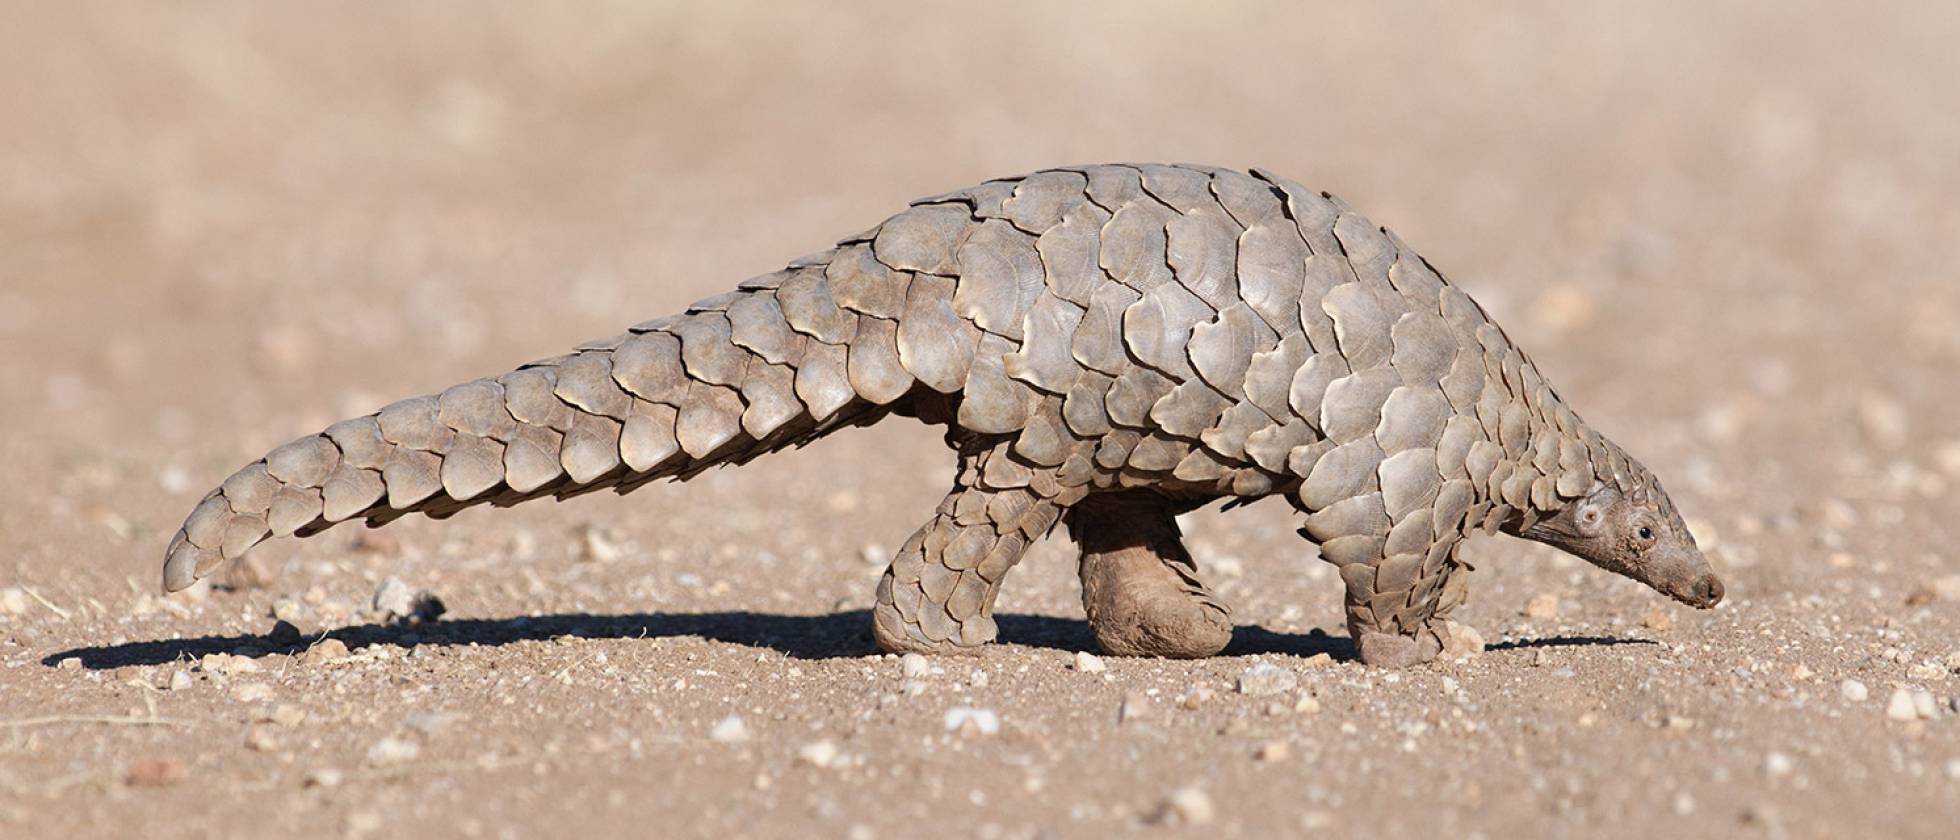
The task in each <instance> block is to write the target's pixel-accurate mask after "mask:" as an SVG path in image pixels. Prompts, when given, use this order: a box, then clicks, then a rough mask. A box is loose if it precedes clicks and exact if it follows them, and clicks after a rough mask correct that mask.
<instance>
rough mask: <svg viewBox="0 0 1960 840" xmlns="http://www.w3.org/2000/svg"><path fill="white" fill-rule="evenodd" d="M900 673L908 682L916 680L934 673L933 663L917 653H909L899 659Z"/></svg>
mask: <svg viewBox="0 0 1960 840" xmlns="http://www.w3.org/2000/svg"><path fill="white" fill-rule="evenodd" d="M898 671H899V673H900V674H903V675H904V676H905V678H906V679H908V680H916V679H918V678H920V677H923V676H925V675H927V674H930V673H932V662H931V661H929V660H927V659H926V658H925V657H924V656H921V655H919V654H916V653H908V654H906V655H904V656H901V657H899V658H898Z"/></svg>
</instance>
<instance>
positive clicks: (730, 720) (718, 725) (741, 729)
mask: <svg viewBox="0 0 1960 840" xmlns="http://www.w3.org/2000/svg"><path fill="white" fill-rule="evenodd" d="M708 738H709V740H712V741H714V742H716V743H720V744H737V743H741V742H743V741H746V740H748V739H749V725H748V724H746V723H743V722H742V719H741V717H739V716H736V715H729V716H728V717H725V718H722V719H721V720H718V721H715V726H714V728H713V729H710V730H708Z"/></svg>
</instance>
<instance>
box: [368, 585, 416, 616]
mask: <svg viewBox="0 0 1960 840" xmlns="http://www.w3.org/2000/svg"><path fill="white" fill-rule="evenodd" d="M370 606H372V607H373V608H374V611H375V612H378V613H384V614H387V615H408V614H409V613H411V612H413V611H414V609H415V591H414V590H412V589H409V588H408V584H406V583H403V582H402V579H401V578H398V577H395V576H394V575H389V576H387V577H385V578H382V579H381V585H379V586H377V587H375V589H374V598H373V599H372V601H370Z"/></svg>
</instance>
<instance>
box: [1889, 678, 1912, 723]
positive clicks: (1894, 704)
mask: <svg viewBox="0 0 1960 840" xmlns="http://www.w3.org/2000/svg"><path fill="white" fill-rule="evenodd" d="M1885 716H1886V717H1889V718H1891V719H1893V720H1918V719H1919V706H1918V704H1916V703H1914V702H1913V701H1912V692H1910V691H1907V690H1906V689H1905V688H1904V687H1903V686H1901V687H1899V688H1896V689H1893V691H1892V699H1891V700H1888V701H1886V703H1885Z"/></svg>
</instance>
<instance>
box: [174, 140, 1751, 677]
mask: <svg viewBox="0 0 1960 840" xmlns="http://www.w3.org/2000/svg"><path fill="white" fill-rule="evenodd" d="M892 415H898V416H904V417H912V418H915V419H917V420H920V421H922V422H925V423H931V424H935V425H940V426H944V427H945V428H946V442H947V444H948V445H949V446H951V447H952V448H953V449H954V450H955V451H956V452H957V454H958V458H959V470H958V473H957V475H958V478H957V479H956V481H955V482H954V485H953V487H952V490H951V491H950V492H949V493H948V494H947V495H946V497H945V499H944V500H942V501H941V502H940V503H939V505H938V507H937V508H936V509H935V510H934V511H933V513H932V516H931V518H930V519H929V520H928V521H927V522H926V523H925V524H924V525H923V526H922V527H920V528H919V529H918V531H917V532H916V533H914V534H913V535H912V536H911V538H910V539H908V540H907V541H906V542H905V544H904V546H903V547H902V548H901V549H900V550H899V551H898V552H897V554H896V557H895V559H894V560H892V562H891V565H890V567H889V568H888V569H887V570H886V571H885V573H884V577H883V579H882V580H881V581H880V582H879V584H878V588H877V605H876V607H875V608H874V609H873V611H872V618H873V620H872V625H873V626H872V634H873V636H874V637H875V638H876V639H877V642H878V644H879V645H880V646H881V647H883V648H884V649H886V650H890V651H919V652H935V653H937V652H953V651H964V650H971V649H973V648H975V647H976V646H979V645H983V644H985V643H987V642H990V641H992V640H993V639H994V637H995V635H996V629H997V628H996V625H995V622H994V619H993V617H992V613H993V605H994V599H995V596H996V594H998V592H999V590H1000V586H1001V583H1002V581H1003V580H1004V579H1005V577H1006V575H1007V573H1008V571H1009V570H1010V569H1012V568H1013V567H1014V564H1015V563H1016V562H1017V561H1018V560H1019V559H1020V558H1021V555H1022V554H1023V552H1025V551H1026V550H1027V548H1028V546H1029V545H1030V544H1031V543H1032V542H1034V541H1035V540H1038V539H1040V538H1041V537H1042V536H1043V535H1045V534H1047V533H1049V532H1050V531H1051V530H1053V529H1054V527H1055V526H1056V525H1057V524H1058V523H1065V524H1066V525H1067V527H1068V530H1069V533H1070V535H1071V536H1072V537H1073V539H1074V540H1075V541H1076V543H1077V544H1078V546H1079V547H1080V550H1081V565H1080V576H1081V581H1082V592H1083V602H1084V607H1085V611H1086V613H1087V616H1088V620H1089V623H1090V625H1091V628H1092V629H1093V631H1094V634H1095V637H1096V639H1097V641H1098V643H1099V644H1100V646H1101V647H1102V648H1103V649H1104V650H1106V651H1108V652H1110V653H1114V654H1130V655H1156V656H1172V657H1201V656H1208V655H1211V654H1213V653H1216V652H1218V651H1219V650H1221V649H1222V648H1223V647H1224V646H1225V644H1226V642H1227V641H1228V640H1229V639H1230V637H1231V632H1232V624H1231V619H1230V613H1229V610H1228V608H1227V607H1226V606H1225V605H1224V604H1223V603H1221V602H1220V601H1219V600H1218V599H1217V598H1216V597H1214V596H1213V595H1212V594H1211V593H1210V592H1209V591H1208V590H1207V589H1206V587H1205V586H1204V584H1203V583H1202V582H1201V581H1200V579H1199V577H1198V570H1197V567H1196V564H1195V563H1194V562H1193V560H1192V558H1191V556H1190V554H1189V553H1188V552H1186V551H1185V549H1184V548H1183V546H1182V544H1181V541H1180V535H1179V532H1178V527H1177V523H1176V521H1175V519H1174V517H1175V516H1176V515H1178V514H1180V513H1183V512H1186V511H1189V510H1192V509H1195V508H1197V507H1200V506H1202V505H1205V504H1207V503H1210V502H1213V501H1217V500H1229V502H1230V503H1242V502H1249V501H1251V500H1256V499H1261V498H1264V497H1268V496H1280V497H1282V498H1284V499H1286V500H1287V501H1288V502H1290V503H1291V504H1292V505H1293V507H1294V508H1295V509H1296V510H1297V511H1298V512H1299V515H1300V516H1301V524H1302V527H1301V528H1300V533H1301V534H1302V535H1303V536H1305V537H1306V538H1307V539H1308V540H1310V541H1312V542H1314V543H1316V544H1318V546H1319V551H1320V556H1321V557H1322V558H1323V559H1325V560H1326V561H1328V562H1330V563H1332V564H1334V565H1335V566H1336V567H1338V568H1339V570H1340V577H1341V580H1342V582H1343V584H1344V585H1345V587H1346V615H1347V624H1348V630H1349V632H1350V633H1351V634H1352V636H1353V638H1354V640H1355V643H1356V647H1357V651H1358V655H1359V657H1360V658H1361V659H1362V660H1363V661H1364V662H1367V663H1369V664H1375V665H1384V666H1391V667H1394V666H1402V665H1408V664H1413V663H1417V662H1422V661H1425V660H1428V659H1430V658H1433V657H1435V656H1436V655H1437V654H1438V652H1439V651H1441V650H1442V649H1444V648H1445V646H1447V645H1449V644H1450V643H1451V640H1452V639H1451V635H1452V634H1453V633H1455V632H1459V631H1458V630H1457V629H1455V625H1454V624H1453V623H1452V622H1449V621H1448V620H1447V616H1448V615H1449V613H1450V611H1451V609H1452V608H1454V607H1456V606H1457V605H1458V604H1460V603H1462V602H1463V600H1464V597H1465V586H1464V584H1465V580H1466V578H1465V575H1464V574H1462V570H1463V569H1464V568H1465V564H1464V563H1463V562H1462V560H1461V559H1459V556H1458V552H1459V550H1460V548H1461V547H1462V545H1463V540H1464V538H1465V537H1466V536H1467V535H1469V534H1471V533H1473V532H1475V531H1478V530H1482V531H1485V532H1503V533H1506V534H1510V535H1514V536H1519V537H1523V538H1526V539H1531V540H1537V541H1540V542H1544V543H1548V544H1551V545H1553V546H1556V547H1558V548H1561V549H1563V550H1565V551H1568V552H1570V553H1572V554H1575V555H1577V556H1579V557H1581V558H1584V559H1586V560H1588V561H1590V562H1592V563H1594V564H1595V565H1598V566H1600V567H1602V568H1605V569H1607V570H1610V571H1613V572H1618V573H1620V574H1622V575H1625V576H1627V577H1630V578H1632V579H1634V580H1637V581H1640V582H1642V583H1645V584H1647V585H1648V586H1651V587H1653V588H1654V589H1656V590H1658V591H1660V592H1662V593H1664V594H1667V595H1669V596H1672V597H1673V598H1675V599H1677V600H1679V601H1681V602H1683V603H1686V604H1689V605H1692V606H1695V607H1701V608H1708V607H1712V606H1714V605H1715V604H1716V603H1718V602H1719V601H1720V600H1721V599H1722V584H1721V582H1720V580H1719V579H1718V578H1717V577H1716V576H1715V575H1714V574H1713V573H1712V572H1711V571H1710V568H1709V565H1708V563H1707V561H1706V560H1705V559H1704V558H1703V556H1702V554H1701V552H1700V551H1699V549H1698V548H1697V547H1696V545H1695V541H1694V538H1693V537H1692V536H1691V535H1690V534H1689V532H1688V529H1687V527H1686V526H1685V525H1684V524H1683V522H1682V519H1681V517H1680V515H1679V514H1678V513H1677V512H1676V510H1675V507H1674V505H1673V504H1672V502H1671V501H1670V500H1669V499H1668V496H1667V493H1666V492H1665V491H1663V490H1662V488H1661V485H1660V483H1659V482H1658V481H1657V480H1656V479H1655V478H1654V476H1653V475H1652V474H1651V473H1649V472H1648V471H1647V469H1645V468H1644V467H1642V466H1641V465H1640V463H1639V462H1637V461H1635V460H1633V459H1632V458H1631V457H1628V456H1627V454H1626V453H1625V452H1623V451H1621V449H1620V448H1619V447H1618V446H1616V445H1614V444H1613V443H1612V442H1611V441H1608V440H1607V439H1606V438H1605V437H1602V436H1601V435H1600V434H1599V433H1598V432H1596V431H1594V430H1593V428H1592V427H1591V426H1589V425H1587V424H1586V423H1585V422H1584V421H1582V420H1581V419H1580V418H1579V415H1578V414H1576V413H1574V412H1573V411H1572V409H1571V408H1569V407H1567V406H1566V404H1565V401H1564V400H1563V399H1561V398H1560V397H1559V395H1558V392H1557V391H1556V390H1555V389H1553V387H1552V386H1551V384H1550V383H1548V382H1546V381H1545V378H1544V377H1543V376H1541V375H1540V374H1539V372H1538V370H1537V368H1536V367H1535V366H1534V365H1533V364H1532V362H1531V360H1530V358H1529V357H1527V356H1526V355H1525V354H1524V352H1523V351H1521V350H1519V349H1518V348H1517V347H1516V346H1514V345H1513V344H1512V342H1511V340H1510V339H1509V338H1508V337H1507V336H1506V335H1505V333H1504V330H1502V329H1501V328H1499V327H1498V325H1497V324H1495V323H1493V322H1492V321H1491V319H1490V318H1489V316H1488V315H1487V314H1486V313H1485V312H1484V310H1483V309H1482V308H1481V307H1480V306H1479V305H1478V304H1477V303H1476V302H1475V301H1473V300H1472V299H1471V298H1470V296H1469V295H1467V294H1465V293H1464V292H1463V291H1462V290H1460V289H1458V288H1457V287H1456V286H1455V285H1453V284H1451V283H1450V282H1449V281H1447V280H1446V279H1444V277H1443V276H1442V274H1441V273H1440V272H1439V271H1437V270H1436V269H1435V268H1434V267H1433V266H1431V265H1430V264H1429V263H1428V262H1427V261H1425V260H1424V259H1423V258H1422V257H1420V256H1417V255H1416V254H1415V252H1413V251H1412V250H1410V249H1409V247H1408V246H1407V245H1405V244H1403V243H1402V241H1401V239H1399V238H1398V237H1396V236H1395V235H1394V234H1393V233H1390V232H1389V231H1388V230H1387V229H1386V228H1383V227H1380V226H1378V225H1376V224H1375V223H1374V222H1371V221H1369V220H1368V219H1367V218H1366V217H1364V216H1362V215H1361V214H1360V213H1357V212H1355V211H1354V209H1352V208H1351V207H1349V206H1348V205H1347V204H1346V203H1344V202H1342V201H1341V200H1340V199H1338V198H1335V197H1334V196H1332V195H1330V194H1328V193H1325V192H1318V191H1314V190H1309V189H1306V188H1303V187H1301V186H1300V185H1299V184H1297V183H1294V182H1293V181H1290V180H1287V179H1285V178H1281V177H1278V176H1276V175H1274V174H1272V173H1270V172H1266V171H1263V170H1258V169H1254V170H1252V171H1250V172H1249V173H1248V172H1240V171H1235V170H1230V169H1218V168H1212V167H1205V166H1191V165H1154V164H1153V165H1098V166H1083V167H1067V168H1058V169H1050V170H1045V171H1041V172H1036V173H1033V174H1030V175H1025V176H1020V177H1014V178H1003V179H999V180H993V181H987V182H986V183H983V184H980V185H978V186H975V187H972V188H970V189H964V190H959V191H957V192H951V193H946V194H943V195H939V196H934V197H931V198H926V199H921V200H919V201H916V202H914V203H912V204H911V205H910V206H909V207H907V208H906V209H905V210H904V211H902V212H900V213H898V214H897V215H895V216H892V217H891V218H888V219H886V220H885V221H884V222H882V223H880V224H879V225H877V226H876V227H873V228H871V229H870V230H867V231H865V232H864V233H861V234H858V235H856V236H852V237H849V238H846V239H844V240H843V241H841V242H839V243H837V245H836V246H835V247H833V248H830V249H829V250H825V251H822V252H819V253H816V254H812V255H810V256H806V257H803V258H801V259H797V260H795V261H793V262H791V263H789V265H788V267H786V268H784V269H783V270H781V271H777V272H775V273H772V274H765V275H762V276H760V277H756V278H754V279H751V280H749V281H747V282H745V283H742V284H741V285H739V286H738V287H736V289H735V290H734V291H732V292H729V293H727V294H723V295H718V296H716V297H711V298H708V299H706V300H702V301H699V302H697V303H695V304H694V305H692V306H690V307H688V308H687V310H686V311H685V312H682V313H681V314H678V315H672V316H669V317H665V318H660V319H656V320H652V321H647V322H645V323H643V324H640V325H638V326H635V327H632V328H631V329H629V330H627V331H626V332H624V333H621V334H620V335H617V336H614V337H612V338H608V339H603V340H600V341H594V342H591V343H587V344H583V345H580V346H579V347H578V348H577V349H576V350H574V351H573V352H572V353H570V354H567V355H562V356H556V357H553V358H549V359H544V360H542V361H537V362H532V363H530V364H527V365H524V366H522V367H519V368H517V369H516V370H514V371H511V372H509V373H505V374H503V375H501V376H498V377H495V378H486V379H477V380H475V381H471V382H465V383H463V384H461V385H457V386H455V387H453V388H450V389H448V390H446V391H443V392H442V393H440V394H435V395H431V396H422V397H415V398H412V399H407V400H402V401H400V402H396V403H394V404H391V405H389V406H387V407H385V408H382V409H381V410H379V411H377V412H375V413H373V414H370V415H367V416H365V417H358V418H354V419H351V420H346V421H343V422H340V423H336V424H334V425H332V426H329V427H328V428H327V429H326V430H325V431H323V432H320V433H318V434H312V435H307V436H305V437H302V438H300V439H298V440H295V441H293V442H291V443H288V444H286V445H284V446H281V447H279V448H277V449H274V450H272V451H271V452H270V453H268V454H267V455H266V456H265V457H264V458H262V459H261V460H259V461H256V462H254V463H252V464H250V465H248V466H246V467H245V468H244V469H242V470H239V471H238V472H237V473H236V474H235V475H233V476H231V477H230V478H228V479H226V480H225V481H224V483H223V484H222V485H220V486H219V487H218V488H217V489H216V490H213V491H212V492H211V493H210V494H209V495H207V496H205V497H204V499H203V501H202V502H200V503H199V504H198V505H197V507H196V509H195V510H194V511H192V512H191V514H190V517H189V518H188V519H187V520H186V521H185V522H184V526H183V528H182V529H181V530H179V531H178V532H177V533H176V535H175V537H174V538H173V539H172V540H171V541H170V545H169V547H168V549H167V551H166V557H165V561H164V566H163V585H164V588H165V589H166V590H171V591H175V590H180V589H183V588H185V587H187V586H189V585H191V583H192V582H194V581H196V580H198V579H199V578H201V577H203V576H205V575H207V574H209V573H210V572H211V571H213V570H214V569H216V568H218V567H219V565H220V564H222V563H223V562H224V561H226V560H231V559H236V558H238V557H239V556H240V555H242V554H244V553H245V552H246V550H248V549H250V548H251V547H252V546H253V545H254V544H256V543H258V542H259V541H261V540H264V539H266V538H267V537H269V536H284V535H289V534H296V535H300V536H306V535H310V534H314V533H318V532H320V531H322V530H324V529H326V528H328V527H331V526H332V525H334V524H335V523H339V522H343V521H347V520H350V519H363V520H366V522H367V523H368V524H369V525H370V526H375V525H380V524H382V523H385V522H388V521H390V520H393V519H395V518H397V517H400V516H403V515H405V514H408V513H412V512H420V513H423V514H426V515H428V516H431V517H435V518H442V517H446V516H449V515H451V514H453V513H455V512H456V511H458V510H460V509H462V508H464V507H468V506H471V505H477V504H483V503H490V504H495V505H511V504H515V503H518V502H522V501H525V500H528V499H536V498H542V497H547V496H549V497H555V498H559V499H563V498H566V497H569V496H573V495H577V494H580V493H584V492H587V491H591V490H597V489H603V488H611V489H613V490H615V491H617V492H620V493H625V492H628V491H630V490H632V489H634V488H637V487H639V486H641V485H643V484H646V483H647V482H649V481H653V480H655V479H661V478H673V479H680V480H685V479H687V478H689V477H691V476H693V475H696V474H698V473H700V472H702V471H703V470H706V469H708V468H710V467H716V466H721V465H727V464H741V463H745V462H747V461H749V460H750V459H752V458H755V457H757V456H759V455H762V454H764V453H767V452H772V451H776V450H779V449H783V448H786V447H791V446H798V445H801V444H805V443H808V442H810V441H812V440H814V439H816V438H818V437H821V436H823V435H825V434H828V433H829V432H831V431H833V430H836V429H839V428H843V427H847V426H862V425H869V424H871V423H875V422H878V421H880V420H882V419H884V418H886V417H889V416H892Z"/></svg>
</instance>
